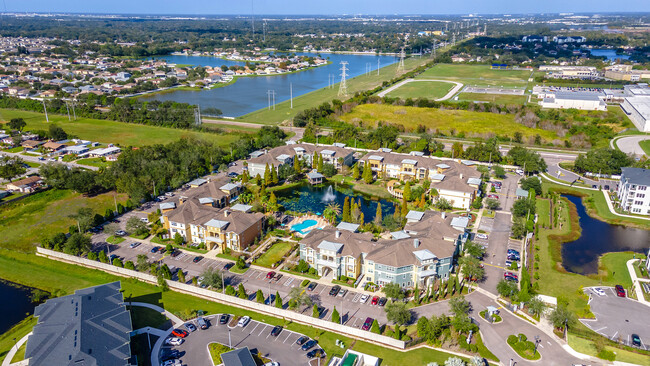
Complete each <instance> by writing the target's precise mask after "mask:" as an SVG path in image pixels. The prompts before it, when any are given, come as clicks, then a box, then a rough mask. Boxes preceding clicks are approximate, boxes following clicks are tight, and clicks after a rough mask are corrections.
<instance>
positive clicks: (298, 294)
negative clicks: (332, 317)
mask: <svg viewBox="0 0 650 366" xmlns="http://www.w3.org/2000/svg"><path fill="white" fill-rule="evenodd" d="M289 298H290V299H291V301H293V302H294V303H295V304H296V306H305V307H307V306H311V305H312V304H313V301H312V299H311V297H309V295H308V294H307V293H306V292H305V290H304V289H302V288H300V287H294V288H292V289H291V291H289Z"/></svg>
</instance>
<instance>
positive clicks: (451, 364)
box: [445, 357, 465, 366]
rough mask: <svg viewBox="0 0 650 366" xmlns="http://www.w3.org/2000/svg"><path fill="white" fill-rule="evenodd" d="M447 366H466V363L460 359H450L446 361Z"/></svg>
mask: <svg viewBox="0 0 650 366" xmlns="http://www.w3.org/2000/svg"><path fill="white" fill-rule="evenodd" d="M445 366H465V361H463V360H462V359H460V358H458V357H449V358H448V359H447V361H445Z"/></svg>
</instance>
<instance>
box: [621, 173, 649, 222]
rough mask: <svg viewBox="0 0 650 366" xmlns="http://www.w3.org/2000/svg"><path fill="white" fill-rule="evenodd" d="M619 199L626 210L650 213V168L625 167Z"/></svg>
mask: <svg viewBox="0 0 650 366" xmlns="http://www.w3.org/2000/svg"><path fill="white" fill-rule="evenodd" d="M618 200H619V202H620V204H621V209H623V210H625V211H628V212H631V213H634V214H639V215H650V169H641V168H623V169H622V173H621V182H620V183H619V185H618Z"/></svg>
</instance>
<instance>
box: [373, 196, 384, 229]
mask: <svg viewBox="0 0 650 366" xmlns="http://www.w3.org/2000/svg"><path fill="white" fill-rule="evenodd" d="M382 220H383V218H382V212H381V202H379V201H377V212H375V220H374V221H375V224H377V225H381V222H382Z"/></svg>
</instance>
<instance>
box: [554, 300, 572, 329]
mask: <svg viewBox="0 0 650 366" xmlns="http://www.w3.org/2000/svg"><path fill="white" fill-rule="evenodd" d="M549 320H550V321H551V323H553V326H554V327H555V328H559V329H564V327H565V326H567V327H569V326H572V325H573V324H575V322H576V316H575V315H574V314H573V313H572V312H571V311H569V309H568V308H567V307H566V305H564V304H558V306H557V307H556V308H555V309H554V310H553V311H552V312H551V314H550V315H549Z"/></svg>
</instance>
